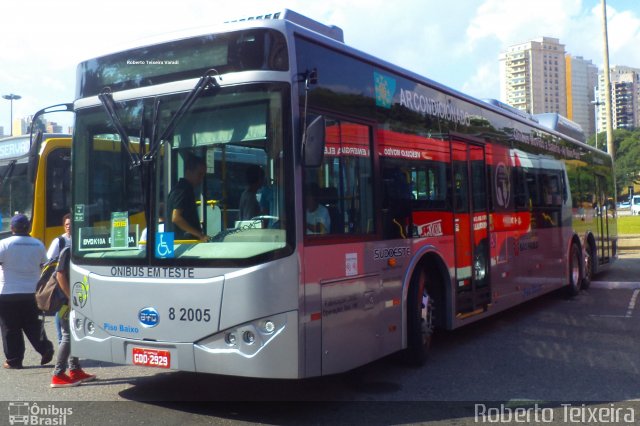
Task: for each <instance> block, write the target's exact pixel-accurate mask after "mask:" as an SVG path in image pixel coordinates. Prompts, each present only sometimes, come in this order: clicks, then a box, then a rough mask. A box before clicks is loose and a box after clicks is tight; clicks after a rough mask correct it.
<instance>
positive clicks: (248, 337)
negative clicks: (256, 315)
mask: <svg viewBox="0 0 640 426" xmlns="http://www.w3.org/2000/svg"><path fill="white" fill-rule="evenodd" d="M242 340H244V342H245V343H246V344H247V345H253V342H255V341H256V335H255V334H253V332H252V331H249V330H247V331H245V332H244V333H242Z"/></svg>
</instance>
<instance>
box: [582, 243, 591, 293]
mask: <svg viewBox="0 0 640 426" xmlns="http://www.w3.org/2000/svg"><path fill="white" fill-rule="evenodd" d="M592 278H593V251H592V250H591V244H590V243H588V242H587V243H586V244H585V247H584V278H583V279H582V289H583V290H586V289H588V288H589V286H590V285H591V279H592Z"/></svg>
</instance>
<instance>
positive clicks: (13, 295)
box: [0, 214, 53, 369]
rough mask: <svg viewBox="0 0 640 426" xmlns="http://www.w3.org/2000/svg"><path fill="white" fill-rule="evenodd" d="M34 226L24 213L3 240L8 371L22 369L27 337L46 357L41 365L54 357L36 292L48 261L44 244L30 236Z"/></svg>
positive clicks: (0, 280) (0, 303) (1, 307)
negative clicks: (36, 299) (41, 271)
mask: <svg viewBox="0 0 640 426" xmlns="http://www.w3.org/2000/svg"><path fill="white" fill-rule="evenodd" d="M30 227H31V224H30V222H29V219H28V218H27V217H26V216H25V215H23V214H17V215H15V216H14V217H13V218H12V219H11V232H12V233H13V235H12V236H11V237H9V238H5V239H4V240H1V241H0V264H2V266H1V272H2V274H1V275H0V330H1V332H2V344H3V349H4V354H5V357H6V361H5V362H4V364H3V365H2V366H3V367H4V368H7V369H20V368H22V360H23V359H24V351H25V345H24V337H23V335H22V332H23V331H24V334H26V336H27V338H28V339H29V341H30V342H31V345H32V346H33V348H34V349H35V350H36V351H38V352H39V353H40V355H42V359H41V360H40V365H44V364H48V363H49V362H50V361H51V359H52V358H53V344H52V343H51V342H50V341H49V340H48V339H47V336H46V333H45V332H44V329H43V328H42V321H41V320H40V318H39V317H38V315H39V311H38V307H37V306H36V301H35V296H34V293H35V290H36V283H37V282H38V278H40V268H41V266H42V265H43V264H44V263H45V262H46V261H47V252H46V250H45V248H44V244H42V242H41V241H40V240H38V239H36V238H33V237H30V236H29V228H30Z"/></svg>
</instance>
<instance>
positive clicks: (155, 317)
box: [138, 307, 160, 328]
mask: <svg viewBox="0 0 640 426" xmlns="http://www.w3.org/2000/svg"><path fill="white" fill-rule="evenodd" d="M138 321H140V324H142V326H143V327H145V328H152V327H155V326H156V325H158V324H160V314H159V313H158V311H157V310H156V308H152V307H148V308H142V309H140V312H138Z"/></svg>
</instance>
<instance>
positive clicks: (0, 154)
mask: <svg viewBox="0 0 640 426" xmlns="http://www.w3.org/2000/svg"><path fill="white" fill-rule="evenodd" d="M28 152H29V138H28V137H19V138H7V139H5V140H2V141H0V218H1V219H0V220H1V223H2V228H1V229H0V232H9V231H10V227H9V222H10V221H11V216H12V215H13V214H15V213H17V212H19V213H23V214H26V215H27V216H29V217H31V215H32V210H33V184H31V182H30V181H29V177H28V174H27V170H28V167H27V162H28V158H27V153H28Z"/></svg>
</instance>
